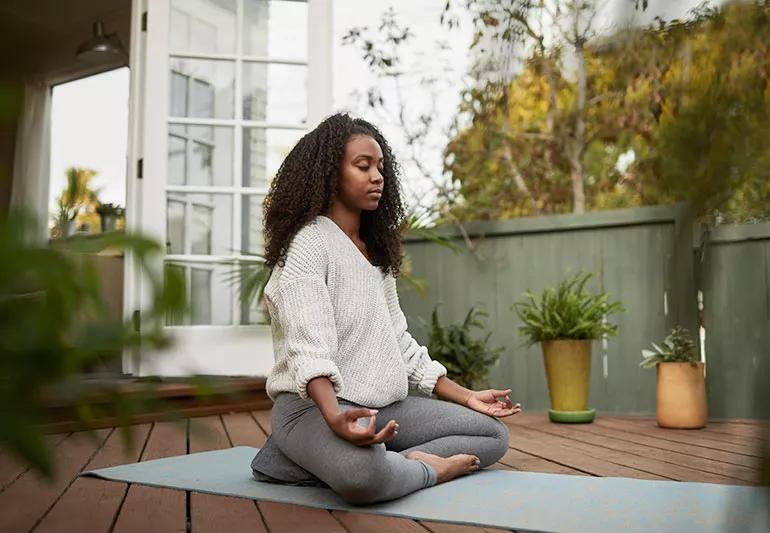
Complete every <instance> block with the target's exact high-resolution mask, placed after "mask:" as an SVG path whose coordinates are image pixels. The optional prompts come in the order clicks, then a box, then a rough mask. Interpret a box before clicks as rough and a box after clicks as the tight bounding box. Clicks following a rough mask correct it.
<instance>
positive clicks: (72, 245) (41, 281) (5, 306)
mask: <svg viewBox="0 0 770 533" xmlns="http://www.w3.org/2000/svg"><path fill="white" fill-rule="evenodd" d="M41 233H42V232H41V231H40V230H39V228H38V224H37V222H36V220H35V219H34V218H33V217H32V216H31V215H30V214H29V213H28V212H25V211H23V210H15V211H11V212H10V213H9V215H8V216H7V218H0V257H2V261H0V448H5V450H6V451H7V452H10V453H11V454H13V455H16V456H17V457H18V458H20V459H21V460H22V461H24V462H26V463H27V464H28V465H29V466H31V467H32V468H34V469H35V470H37V471H39V472H40V473H42V474H43V475H44V476H46V477H47V478H49V479H50V478H51V477H52V475H53V471H54V465H53V464H52V460H51V456H50V453H49V450H48V447H47V445H46V441H45V438H44V434H43V432H42V427H41V426H40V424H45V423H46V422H48V421H49V420H48V418H47V411H46V406H47V405H50V402H51V400H54V402H55V403H57V404H59V405H73V406H74V411H75V416H76V418H77V420H78V421H79V422H83V423H85V424H86V426H87V427H88V422H89V421H93V420H94V419H96V418H101V417H116V418H117V419H118V425H120V426H121V428H122V438H123V442H124V445H125V446H126V447H129V446H130V444H129V443H130V441H131V427H130V426H129V425H128V423H129V421H130V418H131V415H132V413H136V412H139V411H141V410H143V409H147V408H148V406H152V407H153V408H154V409H161V410H163V411H164V412H165V410H164V409H163V408H164V406H165V403H164V401H163V400H161V399H160V398H159V397H158V395H157V394H156V393H155V390H156V388H157V387H156V386H155V384H154V383H152V382H148V383H147V387H140V388H139V390H138V391H137V390H135V391H134V392H133V393H132V394H131V395H127V394H125V393H124V392H122V391H121V390H120V388H118V387H117V386H115V384H114V383H113V384H112V385H105V386H104V387H101V388H95V387H94V386H93V383H89V382H88V380H87V379H85V371H86V370H88V369H89V368H93V367H94V366H98V365H99V364H102V363H106V362H108V361H110V360H115V359H117V360H120V358H121V356H122V354H123V351H124V350H126V349H129V350H130V349H134V350H136V353H137V355H138V356H139V357H141V356H142V355H141V352H139V350H140V349H142V350H145V349H160V348H163V347H167V346H168V345H169V344H170V340H169V338H168V337H167V336H166V335H165V334H164V331H163V325H164V323H165V316H166V314H167V313H184V312H186V310H187V308H188V306H187V302H186V300H185V289H184V280H183V279H182V278H181V277H180V276H177V275H176V273H175V272H173V271H169V270H167V271H166V272H165V273H164V274H161V273H159V272H158V270H159V269H157V268H153V267H152V266H153V261H154V260H155V259H156V258H157V255H158V254H161V253H162V248H161V247H160V245H159V244H158V243H156V242H154V241H152V240H150V239H147V238H145V237H142V236H139V235H128V234H123V233H108V234H104V235H103V236H99V237H84V238H73V239H70V240H68V241H66V242H64V243H61V244H59V245H57V246H55V247H54V246H49V245H48V243H40V242H38V240H36V236H39V235H41ZM108 248H109V249H111V250H112V251H121V252H124V253H130V254H131V256H132V257H133V258H134V259H135V260H136V261H137V265H138V266H139V268H140V269H141V271H142V272H143V273H144V275H145V276H144V279H145V280H146V281H147V283H149V284H150V287H151V294H152V302H151V306H150V308H149V309H146V310H145V311H143V313H142V317H141V330H140V331H138V330H137V328H135V324H133V323H132V321H131V320H127V321H124V320H123V319H122V318H120V317H118V318H111V317H110V312H109V308H108V305H107V303H106V302H105V301H104V299H103V297H102V295H101V290H100V282H99V276H98V271H97V269H96V266H95V262H94V260H93V257H94V256H93V254H96V253H98V252H100V251H103V250H106V249H108ZM155 264H160V263H155ZM191 381H192V382H193V385H194V386H195V387H196V389H195V390H196V394H198V393H200V394H205V393H206V392H207V391H208V390H210V383H209V381H208V379H206V378H205V377H200V376H195V377H193V378H192V379H191ZM134 388H135V389H136V387H134ZM90 434H91V435H93V436H95V435H94V434H93V433H90Z"/></svg>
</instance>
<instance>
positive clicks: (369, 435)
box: [327, 407, 398, 446]
mask: <svg viewBox="0 0 770 533" xmlns="http://www.w3.org/2000/svg"><path fill="white" fill-rule="evenodd" d="M376 413H377V410H376V409H367V408H366V407H356V408H352V409H348V410H346V411H340V412H339V413H337V414H336V415H334V416H333V417H331V418H330V419H329V420H327V423H328V424H329V427H330V428H331V429H332V431H334V433H336V434H337V435H339V436H340V437H342V438H343V439H345V440H348V441H350V442H352V443H353V444H355V445H356V446H368V445H370V444H379V443H380V442H385V441H388V440H390V439H392V438H393V437H395V436H396V434H397V433H398V424H397V423H396V421H395V420H390V421H388V423H387V424H386V425H385V427H384V428H382V429H381V430H380V431H379V432H377V433H375V416H376ZM365 416H368V417H370V418H369V425H368V426H367V427H363V426H361V425H359V424H358V419H359V418H361V417H365Z"/></svg>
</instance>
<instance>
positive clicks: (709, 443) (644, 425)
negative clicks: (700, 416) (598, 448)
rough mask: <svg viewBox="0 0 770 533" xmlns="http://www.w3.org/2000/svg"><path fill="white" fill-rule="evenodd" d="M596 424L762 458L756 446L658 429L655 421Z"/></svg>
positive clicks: (602, 420) (605, 420) (601, 419)
mask: <svg viewBox="0 0 770 533" xmlns="http://www.w3.org/2000/svg"><path fill="white" fill-rule="evenodd" d="M594 424H597V425H599V426H602V425H603V426H606V427H611V428H616V429H620V430H623V431H630V432H633V433H640V434H642V435H650V436H652V437H659V438H661V439H665V440H670V441H674V442H681V443H683V444H688V445H690V446H700V447H703V448H711V449H712V450H722V451H727V452H731V453H739V454H743V455H748V456H750V457H761V456H762V453H761V451H760V449H759V448H757V447H755V446H747V445H745V444H744V445H741V444H732V443H728V442H720V441H718V440H713V439H710V438H709V437H707V436H703V435H700V434H699V433H698V430H695V429H692V430H687V431H684V430H673V429H664V428H661V427H658V425H657V424H656V423H655V422H654V421H653V420H646V421H645V420H637V421H634V420H620V419H617V418H610V417H606V416H603V417H597V418H596V420H595V421H594Z"/></svg>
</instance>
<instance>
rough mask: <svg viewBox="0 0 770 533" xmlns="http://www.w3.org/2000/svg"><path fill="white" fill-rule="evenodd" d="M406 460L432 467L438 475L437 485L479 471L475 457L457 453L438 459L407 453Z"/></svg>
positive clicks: (417, 452) (417, 453) (425, 454)
mask: <svg viewBox="0 0 770 533" xmlns="http://www.w3.org/2000/svg"><path fill="white" fill-rule="evenodd" d="M406 458H407V459H419V460H420V461H424V462H426V463H428V464H429V465H430V466H432V467H433V468H434V469H435V470H436V473H437V474H438V483H443V482H444V481H449V480H450V479H454V478H456V477H457V476H462V475H464V474H470V473H471V472H473V471H475V470H478V469H479V458H478V457H476V456H475V455H468V454H466V453H458V454H457V455H452V456H449V457H440V456H438V455H434V454H432V453H426V452H419V451H415V452H409V453H408V454H407V455H406Z"/></svg>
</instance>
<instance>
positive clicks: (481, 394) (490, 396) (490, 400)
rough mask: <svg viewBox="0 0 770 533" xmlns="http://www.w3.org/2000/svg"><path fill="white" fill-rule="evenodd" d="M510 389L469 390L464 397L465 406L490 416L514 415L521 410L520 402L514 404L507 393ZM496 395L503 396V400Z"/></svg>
mask: <svg viewBox="0 0 770 533" xmlns="http://www.w3.org/2000/svg"><path fill="white" fill-rule="evenodd" d="M510 392H511V389H505V390H497V389H487V390H480V391H471V393H470V395H469V396H468V397H467V398H466V399H465V405H466V407H469V408H471V409H473V410H474V411H478V412H479V413H484V414H485V415H492V416H510V415H515V414H516V413H518V412H519V411H521V404H518V403H517V404H516V405H514V404H513V402H511V399H510V398H509V397H508V394H509V393H510ZM498 397H503V398H504V400H498V399H497V398H498Z"/></svg>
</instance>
